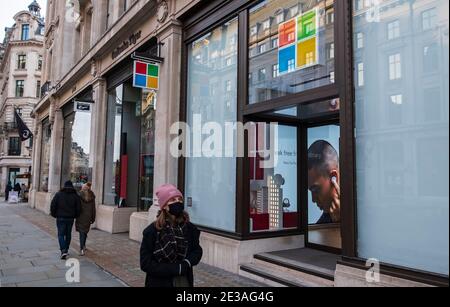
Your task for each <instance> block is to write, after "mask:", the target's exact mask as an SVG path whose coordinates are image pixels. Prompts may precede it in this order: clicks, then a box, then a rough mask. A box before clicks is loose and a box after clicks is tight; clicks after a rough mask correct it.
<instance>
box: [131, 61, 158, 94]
mask: <svg viewBox="0 0 450 307" xmlns="http://www.w3.org/2000/svg"><path fill="white" fill-rule="evenodd" d="M133 86H134V87H138V88H143V89H151V90H158V89H159V65H155V64H150V63H144V62H139V61H136V62H135V63H134V78H133Z"/></svg>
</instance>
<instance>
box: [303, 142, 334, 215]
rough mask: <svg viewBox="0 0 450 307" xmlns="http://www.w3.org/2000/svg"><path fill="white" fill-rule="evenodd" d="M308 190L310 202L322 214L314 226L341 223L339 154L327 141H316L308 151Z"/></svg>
mask: <svg viewBox="0 0 450 307" xmlns="http://www.w3.org/2000/svg"><path fill="white" fill-rule="evenodd" d="M308 188H309V190H310V191H311V194H312V201H313V202H314V203H315V204H316V205H317V206H318V207H319V209H320V210H321V211H322V212H323V214H322V216H321V217H320V219H319V220H318V221H317V223H316V224H329V223H339V222H340V221H341V201H340V194H341V191H340V172H339V154H338V152H337V151H336V149H335V148H334V147H333V146H332V145H331V144H330V143H328V142H327V141H323V140H322V141H317V142H315V143H314V144H312V145H311V147H310V148H309V150H308Z"/></svg>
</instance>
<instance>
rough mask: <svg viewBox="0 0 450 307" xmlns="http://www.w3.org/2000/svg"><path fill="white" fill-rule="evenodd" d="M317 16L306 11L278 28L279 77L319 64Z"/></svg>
mask: <svg viewBox="0 0 450 307" xmlns="http://www.w3.org/2000/svg"><path fill="white" fill-rule="evenodd" d="M318 18H319V14H318V10H317V9H314V10H311V11H308V12H306V13H304V14H302V15H300V16H298V17H296V18H293V19H291V20H289V21H287V22H285V23H283V24H281V25H280V27H279V49H278V70H279V71H278V72H279V74H280V75H282V74H286V73H291V72H294V71H296V70H299V69H304V68H307V67H310V66H313V65H317V64H318V63H319V53H318V45H319V29H318V24H319V23H318V22H319V19H318Z"/></svg>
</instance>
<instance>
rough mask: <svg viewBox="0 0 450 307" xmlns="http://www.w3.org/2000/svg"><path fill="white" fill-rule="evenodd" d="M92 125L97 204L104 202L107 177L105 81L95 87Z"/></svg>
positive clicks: (106, 99)
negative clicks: (105, 177) (105, 176)
mask: <svg viewBox="0 0 450 307" xmlns="http://www.w3.org/2000/svg"><path fill="white" fill-rule="evenodd" d="M93 98H94V101H95V103H94V104H93V108H92V125H91V153H90V159H91V161H92V162H91V163H92V191H93V192H94V193H95V195H96V196H97V198H96V199H97V204H98V205H100V204H102V202H103V185H104V175H105V154H106V152H105V151H106V149H105V141H106V122H107V111H108V93H107V90H106V81H105V79H97V81H96V82H95V83H94V85H93Z"/></svg>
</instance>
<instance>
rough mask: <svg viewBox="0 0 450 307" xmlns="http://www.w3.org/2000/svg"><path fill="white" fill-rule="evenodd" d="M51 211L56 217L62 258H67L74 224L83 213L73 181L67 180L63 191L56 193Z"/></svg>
mask: <svg viewBox="0 0 450 307" xmlns="http://www.w3.org/2000/svg"><path fill="white" fill-rule="evenodd" d="M50 211H51V215H52V216H53V217H54V218H56V226H57V229H58V241H59V246H60V250H61V259H62V260H66V259H67V257H68V255H69V249H70V243H71V241H72V228H73V224H74V222H75V219H76V218H78V217H79V216H80V213H81V199H80V196H79V195H78V193H77V191H76V190H75V188H74V187H73V183H72V182H71V181H67V182H66V183H65V184H64V187H63V188H62V189H61V191H59V192H58V193H57V194H56V195H55V197H54V198H53V200H52V203H51V207H50Z"/></svg>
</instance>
